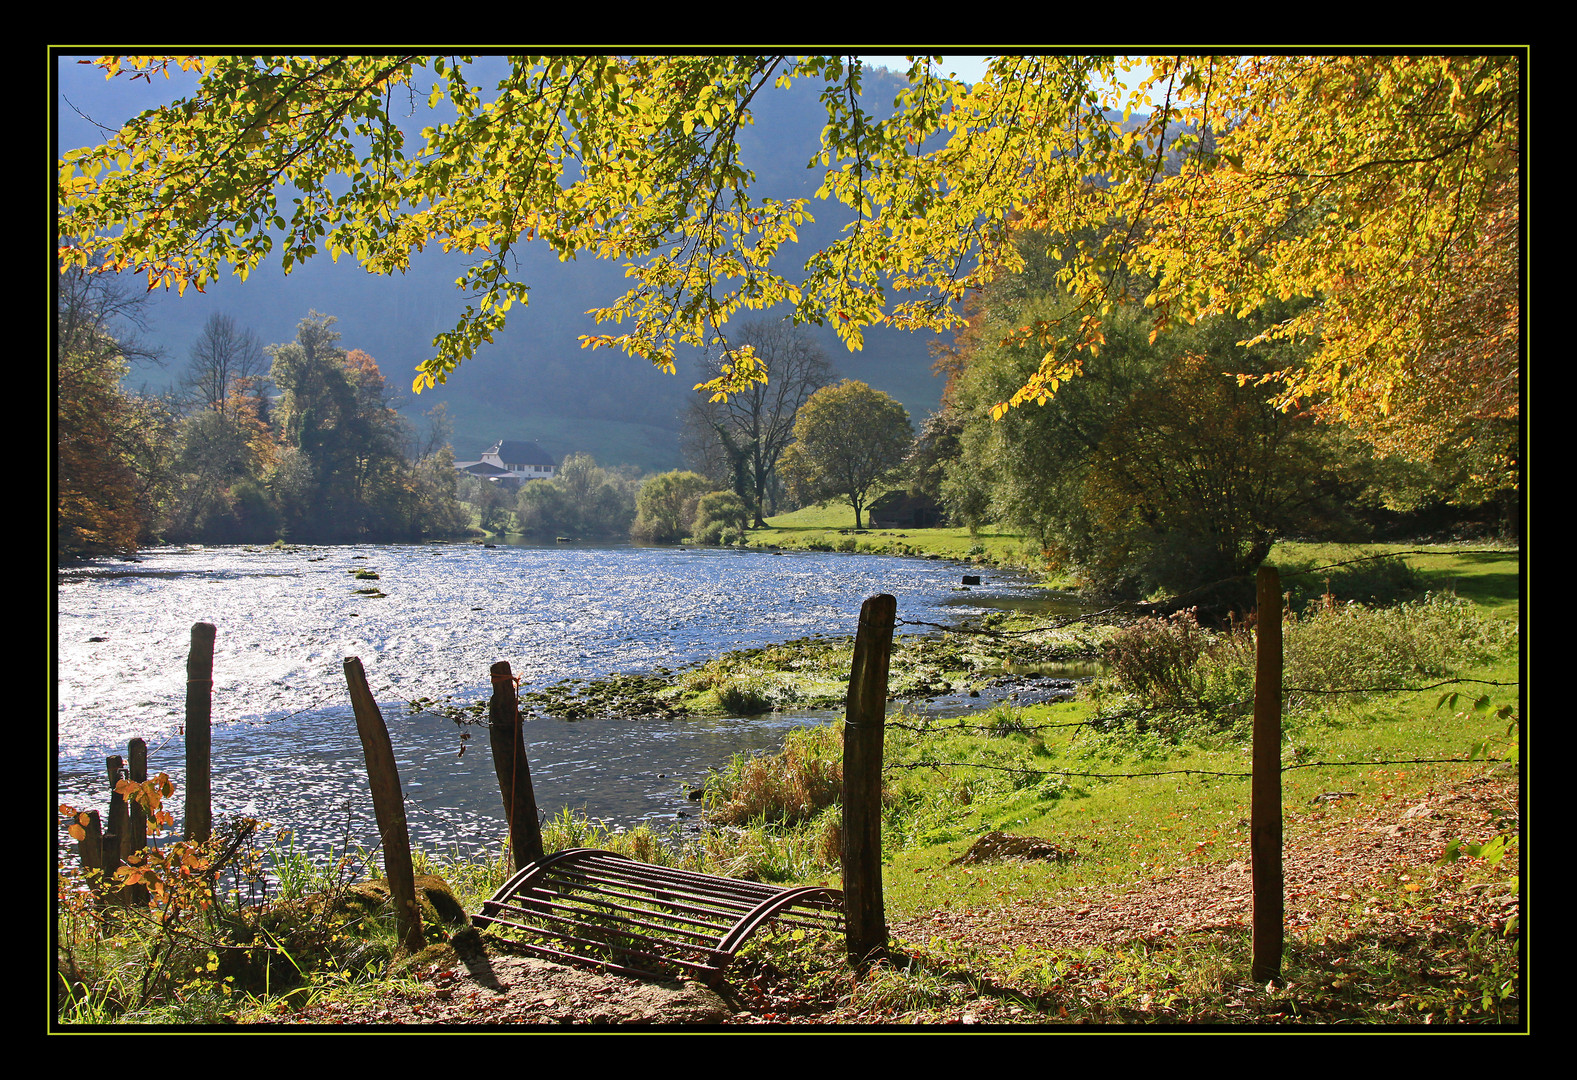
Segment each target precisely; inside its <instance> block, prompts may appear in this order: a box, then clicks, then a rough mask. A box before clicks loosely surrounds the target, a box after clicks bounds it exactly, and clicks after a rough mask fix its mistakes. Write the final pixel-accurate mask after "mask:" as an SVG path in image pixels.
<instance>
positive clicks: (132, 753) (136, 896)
mask: <svg viewBox="0 0 1577 1080" xmlns="http://www.w3.org/2000/svg"><path fill="white" fill-rule="evenodd" d="M126 759H127V766H126V774H127V779H129V780H130V781H131V782H132V783H134V784H141V783H144V782H145V781H146V780H147V779H148V744H147V742H145V741H144V740H142V739H133V740H131V741H130V742H129V743H127V744H126ZM128 809H129V810H130V811H131V814H130V820H129V821H128V822H127V825H126V842H125V843H124V844H122V845H121V854H122V856H123V857H124V856H127V855H135V854H137V852H139V851H141V850H142V849H143V848H145V847H147V846H148V812H147V811H146V810H144V809H143V806H142V803H140V802H133V803H132V804H131V805H130V806H129V807H128ZM127 892H129V893H130V894H131V896H130V899H131V905H132V906H133V907H146V906H147V905H148V887H147V886H146V885H133V886H132V887H131V888H130V889H128V890H127Z"/></svg>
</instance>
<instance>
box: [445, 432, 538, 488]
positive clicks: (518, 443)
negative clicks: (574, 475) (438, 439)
mask: <svg viewBox="0 0 1577 1080" xmlns="http://www.w3.org/2000/svg"><path fill="white" fill-rule="evenodd" d="M454 467H455V468H456V469H458V470H459V471H460V472H463V473H468V474H470V475H471V476H480V477H482V478H483V479H486V480H491V481H492V482H493V483H495V484H507V485H509V486H511V487H519V486H520V485H521V484H523V483H525V482H526V481H527V480H551V479H553V474H554V471H555V470H556V469H557V468H558V463H557V462H555V461H554V460H553V457H552V455H550V454H549V453H547V452H546V451H545V450H543V449H542V448H541V447H540V446H538V445H537V444H536V443H534V442H525V441H524V440H521V439H499V440H498V441H497V442H496V443H494V444H493V445H492V446H490V447H488V448H487V449H486V450H484V451H482V460H480V461H457V462H455V465H454Z"/></svg>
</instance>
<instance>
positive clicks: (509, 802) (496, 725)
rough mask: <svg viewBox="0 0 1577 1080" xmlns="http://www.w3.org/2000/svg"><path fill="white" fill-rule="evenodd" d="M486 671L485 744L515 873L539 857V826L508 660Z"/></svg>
mask: <svg viewBox="0 0 1577 1080" xmlns="http://www.w3.org/2000/svg"><path fill="white" fill-rule="evenodd" d="M488 670H489V674H490V675H491V676H492V679H493V696H492V699H491V700H490V701H489V702H488V705H487V725H488V726H487V743H488V746H489V747H490V748H491V749H492V751H493V770H494V772H496V773H497V774H498V790H499V791H500V792H501V793H502V794H503V796H504V820H505V821H507V822H508V823H509V855H510V858H512V859H514V861H515V869H516V870H519V869H520V868H521V867H523V866H526V865H527V864H529V863H533V862H536V861H537V860H538V859H540V858H542V855H543V851H542V825H541V823H540V822H539V821H538V820H537V795H536V792H535V791H534V790H533V789H532V786H531V763H530V762H529V761H527V760H526V737H525V732H523V731H522V730H521V723H520V703H519V701H518V700H517V698H516V696H515V675H514V672H512V671H511V670H510V668H509V661H508V660H500V661H499V662H498V663H496V664H494V665H493V666H492V667H491V668H490V669H488Z"/></svg>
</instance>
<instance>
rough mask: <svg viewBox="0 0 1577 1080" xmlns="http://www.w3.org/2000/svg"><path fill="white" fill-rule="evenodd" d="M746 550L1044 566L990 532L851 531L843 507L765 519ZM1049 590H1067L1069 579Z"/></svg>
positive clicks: (1028, 543) (850, 515)
mask: <svg viewBox="0 0 1577 1080" xmlns="http://www.w3.org/2000/svg"><path fill="white" fill-rule="evenodd" d="M746 542H747V543H748V544H749V545H750V546H751V547H780V548H789V549H793V550H802V551H843V552H853V553H863V554H875V555H907V556H912V557H916V558H939V559H956V560H958V561H960V562H972V563H978V564H980V565H983V566H1001V567H1010V568H1014V569H1022V570H1028V571H1031V572H1033V573H1038V574H1045V573H1046V562H1045V559H1044V558H1043V557H1042V556H1041V554H1040V552H1039V550H1038V549H1037V548H1036V545H1035V544H1034V542H1033V541H1032V540H1030V539H1029V538H1028V537H1025V536H1022V535H1020V534H1018V533H1014V532H1008V531H1006V530H1002V529H997V528H993V527H989V526H988V527H986V528H984V529H980V530H977V531H975V532H973V533H971V532H970V530H969V529H967V528H963V527H958V528H936V529H863V530H860V531H855V529H854V511H853V510H852V509H851V508H850V507H849V506H848V505H847V504H840V503H827V504H825V505H822V506H809V507H805V508H803V509H800V510H796V511H794V512H793V513H790V514H780V515H778V516H777V517H772V518H768V519H767V527H766V528H765V529H752V530H750V531H749V532H748V533H747V534H746ZM1047 584H1048V585H1053V586H1057V587H1062V588H1071V587H1072V586H1073V582H1072V581H1071V580H1069V579H1064V578H1057V579H1049V580H1048V581H1047Z"/></svg>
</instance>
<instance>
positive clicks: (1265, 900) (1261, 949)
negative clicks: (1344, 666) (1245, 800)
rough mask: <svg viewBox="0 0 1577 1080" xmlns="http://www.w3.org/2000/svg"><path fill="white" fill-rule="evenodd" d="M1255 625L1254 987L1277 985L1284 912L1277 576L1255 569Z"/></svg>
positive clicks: (1252, 799)
mask: <svg viewBox="0 0 1577 1080" xmlns="http://www.w3.org/2000/svg"><path fill="white" fill-rule="evenodd" d="M1256 585H1257V590H1258V608H1259V613H1258V615H1257V617H1256V619H1255V641H1256V643H1257V644H1256V649H1255V658H1254V743H1253V779H1252V780H1251V781H1250V785H1249V786H1250V793H1249V853H1250V856H1249V857H1250V860H1251V868H1252V873H1253V878H1254V937H1253V942H1254V944H1253V948H1254V960H1253V966H1252V969H1251V971H1252V976H1251V977H1252V978H1253V980H1254V982H1255V983H1261V984H1263V983H1268V982H1280V981H1281V954H1282V935H1283V920H1284V918H1285V915H1286V912H1285V908H1284V904H1285V899H1284V896H1283V882H1282V867H1281V575H1280V574H1279V573H1277V571H1276V568H1275V567H1273V566H1262V567H1260V568H1259V578H1258V581H1257V583H1256Z"/></svg>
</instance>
